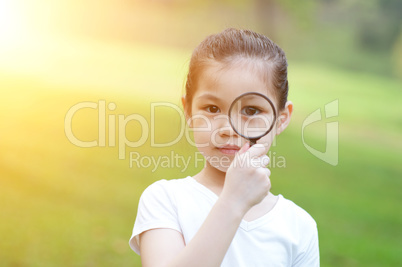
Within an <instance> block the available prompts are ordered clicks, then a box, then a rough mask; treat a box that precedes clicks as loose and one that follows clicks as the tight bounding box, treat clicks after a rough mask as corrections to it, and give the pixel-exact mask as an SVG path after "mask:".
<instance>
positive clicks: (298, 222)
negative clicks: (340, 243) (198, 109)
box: [130, 177, 320, 267]
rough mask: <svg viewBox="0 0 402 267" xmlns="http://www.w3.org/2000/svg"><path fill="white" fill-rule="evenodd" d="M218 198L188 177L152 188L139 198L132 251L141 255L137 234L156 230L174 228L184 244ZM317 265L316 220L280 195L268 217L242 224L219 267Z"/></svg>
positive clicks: (160, 183) (313, 266) (153, 185)
mask: <svg viewBox="0 0 402 267" xmlns="http://www.w3.org/2000/svg"><path fill="white" fill-rule="evenodd" d="M217 199H218V196H217V195H216V194H215V193H213V192H212V191H210V190H209V189H208V188H207V187H205V186H203V185H202V184H200V183H198V182H197V181H196V180H195V179H194V178H192V177H187V178H184V179H176V180H169V181H167V180H160V181H157V182H155V183H153V184H152V185H150V186H149V187H148V188H147V189H146V190H145V191H144V193H143V194H142V195H141V198H140V203H139V207H138V212H137V218H136V220H135V224H134V229H133V234H132V237H131V239H130V246H131V248H132V249H133V250H134V251H135V252H136V253H137V254H139V238H138V236H139V234H141V233H142V232H144V231H147V230H150V229H155V228H170V229H175V230H177V231H179V232H180V233H182V235H183V237H184V240H185V243H186V244H187V243H188V242H189V241H190V240H191V239H192V238H193V237H194V235H195V234H196V233H197V231H198V229H199V228H200V226H201V225H202V223H203V222H204V220H205V219H206V217H207V215H208V214H209V212H210V210H211V209H212V206H213V205H214V204H215V202H216V201H217ZM319 265H320V263H319V250H318V233H317V225H316V223H315V221H314V219H313V218H312V217H311V216H310V215H309V214H308V213H307V212H306V211H304V210H303V209H302V208H300V207H299V206H297V205H296V204H294V203H293V202H292V201H290V200H287V199H285V198H284V197H283V196H282V195H279V198H278V201H277V203H276V204H275V206H274V207H273V209H272V210H271V211H269V212H268V213H267V214H265V215H263V216H262V217H260V218H258V219H256V220H254V221H250V222H247V221H245V220H242V221H241V223H240V226H239V228H238V230H237V232H236V234H235V236H234V238H233V241H232V243H231V244H230V246H229V249H228V251H227V252H226V255H225V257H224V259H223V262H222V265H221V266H222V267H236V266H239V267H240V266H241V267H243V266H247V267H248V266H306V267H315V266H319Z"/></svg>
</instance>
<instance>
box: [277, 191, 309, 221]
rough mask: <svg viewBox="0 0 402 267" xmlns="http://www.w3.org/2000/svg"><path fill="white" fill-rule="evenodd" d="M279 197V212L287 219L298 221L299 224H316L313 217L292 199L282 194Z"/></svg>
mask: <svg viewBox="0 0 402 267" xmlns="http://www.w3.org/2000/svg"><path fill="white" fill-rule="evenodd" d="M280 197H281V200H282V201H281V212H282V214H283V215H284V216H286V217H287V218H288V219H289V220H292V221H294V222H298V223H299V224H304V225H311V226H316V222H315V220H314V218H313V217H312V216H311V215H310V214H309V213H308V212H307V211H306V210H305V209H303V208H302V207H300V206H298V205H297V204H296V203H294V202H293V201H292V200H289V199H287V198H285V197H283V196H282V195H280Z"/></svg>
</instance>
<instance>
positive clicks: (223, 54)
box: [185, 28, 289, 114]
mask: <svg viewBox="0 0 402 267" xmlns="http://www.w3.org/2000/svg"><path fill="white" fill-rule="evenodd" d="M244 59H246V60H251V61H254V62H258V61H259V62H260V63H263V64H262V65H263V67H262V68H261V70H260V73H261V74H262V75H263V78H264V80H265V81H266V82H267V83H269V82H270V83H271V84H272V85H273V87H274V89H275V92H274V95H275V96H276V98H277V104H278V110H281V109H283V108H285V104H286V101H287V97H288V90H289V86H288V78H287V66H288V64H287V60H286V56H285V52H283V50H282V49H281V48H280V47H279V46H278V45H276V44H275V43H274V42H272V41H271V40H270V39H269V38H268V37H266V36H264V35H262V34H258V33H256V32H253V31H250V30H238V29H233V28H230V29H226V30H224V31H223V32H221V33H218V34H214V35H210V36H208V37H207V38H206V39H205V40H204V41H202V42H201V43H200V44H199V45H198V46H197V47H196V48H195V50H194V52H193V54H192V56H191V60H190V66H189V71H188V74H187V81H186V100H185V101H186V112H187V113H188V114H189V112H190V111H191V105H192V98H193V95H194V92H195V90H196V86H197V83H198V79H199V77H200V75H201V73H202V71H203V69H204V68H205V67H206V66H207V65H208V63H211V60H215V61H217V62H221V63H226V64H233V62H234V61H238V60H244ZM260 65H261V64H260ZM268 86H269V84H268Z"/></svg>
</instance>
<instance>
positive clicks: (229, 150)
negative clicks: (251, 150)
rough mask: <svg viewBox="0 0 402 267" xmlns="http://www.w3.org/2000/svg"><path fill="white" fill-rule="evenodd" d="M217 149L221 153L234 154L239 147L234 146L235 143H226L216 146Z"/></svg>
mask: <svg viewBox="0 0 402 267" xmlns="http://www.w3.org/2000/svg"><path fill="white" fill-rule="evenodd" d="M218 149H219V151H220V152H221V153H223V154H228V155H234V154H236V153H237V152H239V150H240V147H238V146H235V145H226V146H221V147H218Z"/></svg>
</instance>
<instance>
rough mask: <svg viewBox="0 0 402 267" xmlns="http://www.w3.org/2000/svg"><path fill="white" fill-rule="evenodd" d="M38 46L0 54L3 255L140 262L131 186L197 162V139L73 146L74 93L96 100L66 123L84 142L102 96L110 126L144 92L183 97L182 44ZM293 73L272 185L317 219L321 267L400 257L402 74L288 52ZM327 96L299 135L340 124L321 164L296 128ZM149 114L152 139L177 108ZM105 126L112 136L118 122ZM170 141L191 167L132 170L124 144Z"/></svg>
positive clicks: (137, 131)
mask: <svg viewBox="0 0 402 267" xmlns="http://www.w3.org/2000/svg"><path fill="white" fill-rule="evenodd" d="M47 44H48V47H45V48H43V46H41V45H37V46H35V47H31V48H29V49H28V48H27V49H26V50H23V49H22V50H18V51H14V54H12V53H11V54H7V55H8V60H7V58H5V59H6V60H3V61H2V63H0V88H1V98H0V122H1V130H0V151H1V152H0V202H1V203H2V208H1V213H0V235H1V237H2V242H0V261H1V266H140V259H139V257H138V256H137V255H136V254H135V253H134V252H132V251H131V250H130V249H129V247H128V239H129V237H130V234H131V229H132V226H133V223H134V219H135V216H136V209H137V204H138V200H139V197H140V194H141V192H142V191H143V190H144V189H145V188H146V187H147V186H148V185H149V184H151V183H152V182H154V181H156V180H158V179H162V178H165V179H171V178H178V177H185V176H187V175H192V174H194V173H196V172H197V171H198V170H200V168H201V166H200V165H199V164H198V165H197V166H195V165H196V164H195V160H194V153H195V149H194V148H193V147H190V146H189V144H188V143H187V141H186V140H185V138H182V139H181V141H180V142H178V143H177V144H175V145H172V146H169V147H165V148H155V147H151V143H150V142H151V140H150V137H151V136H150V134H149V135H148V139H147V141H146V143H145V144H144V145H142V146H140V147H138V148H130V147H128V148H127V149H126V153H125V155H126V158H125V159H119V157H118V156H119V150H120V148H119V147H118V141H119V140H117V141H116V145H115V146H112V144H111V143H110V142H109V134H106V140H107V142H106V144H105V147H99V146H97V147H92V148H82V147H78V146H75V145H73V144H72V143H71V142H70V141H69V139H68V138H67V137H66V134H65V116H66V114H67V111H68V110H69V109H70V108H71V107H72V106H74V105H75V104H77V103H79V102H92V103H95V104H96V105H97V108H96V109H89V108H87V109H83V110H81V111H79V112H77V114H76V115H75V116H74V117H73V120H72V123H71V125H72V130H73V132H74V134H75V136H77V138H79V139H80V140H84V141H92V140H98V139H99V138H98V116H99V107H100V106H99V103H100V101H101V100H104V101H106V105H108V104H109V103H111V102H113V103H115V104H116V108H115V109H114V110H112V109H106V112H105V116H106V117H107V123H106V130H107V132H108V130H109V128H110V125H111V121H110V119H111V118H115V120H116V123H118V122H119V120H118V116H119V115H123V116H128V115H130V114H139V115H141V116H143V117H144V118H145V119H146V120H147V121H150V116H151V114H150V113H151V111H150V103H152V102H162V101H166V102H171V103H175V104H178V103H179V99H180V95H181V91H182V86H183V79H184V75H185V67H186V64H187V61H188V57H189V54H190V52H189V51H184V52H183V51H177V50H174V49H169V48H160V47H152V46H145V45H138V44H137V45H126V44H115V43H97V42H94V41H85V42H84V41H77V42H74V43H63V42H58V41H54V42H53V43H51V42H49V43H47ZM38 54H39V55H40V56H38ZM29 55H30V56H31V57H28V56H29ZM33 55H35V56H33ZM14 57H19V58H20V61H19V62H18V64H17V63H15V62H14V61H13V58H14ZM39 58H40V59H41V60H40V61H38V59H39ZM289 71H290V86H291V93H290V99H291V100H292V101H293V102H294V104H295V111H294V116H293V118H292V122H291V124H290V126H289V127H288V129H287V130H286V131H285V132H284V133H283V134H282V135H281V136H279V137H278V138H277V142H276V146H275V147H274V148H273V152H275V153H276V154H275V156H276V157H280V156H281V157H283V158H285V160H286V168H273V169H272V175H271V180H272V184H273V187H272V191H273V192H274V193H275V194H278V193H281V194H283V195H284V196H285V197H286V198H289V199H291V200H293V201H294V202H295V203H297V204H299V205H300V206H302V207H303V208H304V209H306V210H307V211H308V212H309V213H310V214H311V215H312V216H313V217H314V218H315V219H316V221H317V223H318V228H319V235H320V250H321V266H324V267H325V266H401V265H402V243H401V238H402V235H401V231H400V229H401V227H402V214H401V212H400V204H401V203H402V194H401V193H400V188H401V187H402V179H401V178H402V165H401V164H400V162H399V161H400V160H401V158H402V157H401V156H402V153H401V151H402V143H401V141H400V140H401V137H402V134H401V133H402V117H401V114H402V109H401V106H400V100H401V99H402V90H401V89H402V87H401V83H400V82H399V81H397V80H390V79H388V78H383V77H377V76H373V75H368V74H365V73H355V72H346V71H343V70H341V69H334V68H331V67H328V66H325V65H310V64H305V63H299V62H290V69H289ZM336 99H338V101H339V116H337V117H335V118H330V119H328V120H325V119H323V120H322V121H319V122H317V123H315V124H314V125H311V126H309V127H306V129H305V132H304V135H305V140H304V141H305V142H306V143H308V144H309V145H310V146H312V147H314V148H317V149H319V150H321V151H323V150H324V149H325V136H326V131H325V125H326V124H325V123H326V122H329V121H337V122H338V123H339V163H338V165H337V166H331V165H329V164H327V163H325V162H323V161H321V160H320V159H318V158H316V157H315V156H313V155H312V154H311V153H310V152H309V151H308V150H307V149H306V148H305V146H304V145H303V142H302V138H301V132H302V123H303V121H304V119H305V118H306V117H307V116H308V115H309V114H310V113H312V112H313V111H315V110H316V109H319V108H321V109H323V108H324V106H325V105H326V104H327V103H329V102H331V101H333V100H336ZM323 115H324V114H323ZM155 118H156V120H155V122H156V123H155V132H156V133H155V141H157V142H159V143H161V142H168V141H171V140H174V139H175V137H176V136H177V135H178V134H179V131H178V130H177V129H178V127H179V126H180V119H179V117H178V116H177V113H175V111H173V110H172V109H170V110H163V109H160V110H157V111H156V112H155ZM324 118H325V116H324ZM142 131H143V129H142V128H141V127H140V125H139V124H138V123H137V122H131V123H129V124H127V127H126V135H127V138H128V139H130V140H132V141H134V140H139V138H140V137H141V133H142ZM112 132H116V134H117V137H118V133H119V132H121V131H119V130H118V125H117V126H116V131H113V128H112ZM116 139H118V138H116ZM171 151H174V153H180V154H183V155H188V156H191V157H192V159H193V160H192V164H191V167H190V168H189V169H187V170H186V171H185V172H182V169H181V168H170V167H166V168H163V169H161V168H160V169H157V170H156V171H152V169H153V167H152V166H150V167H149V168H138V167H136V166H135V165H134V166H132V167H130V160H129V153H130V152H136V153H139V154H140V155H142V156H155V157H156V156H169V155H170V153H171Z"/></svg>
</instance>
